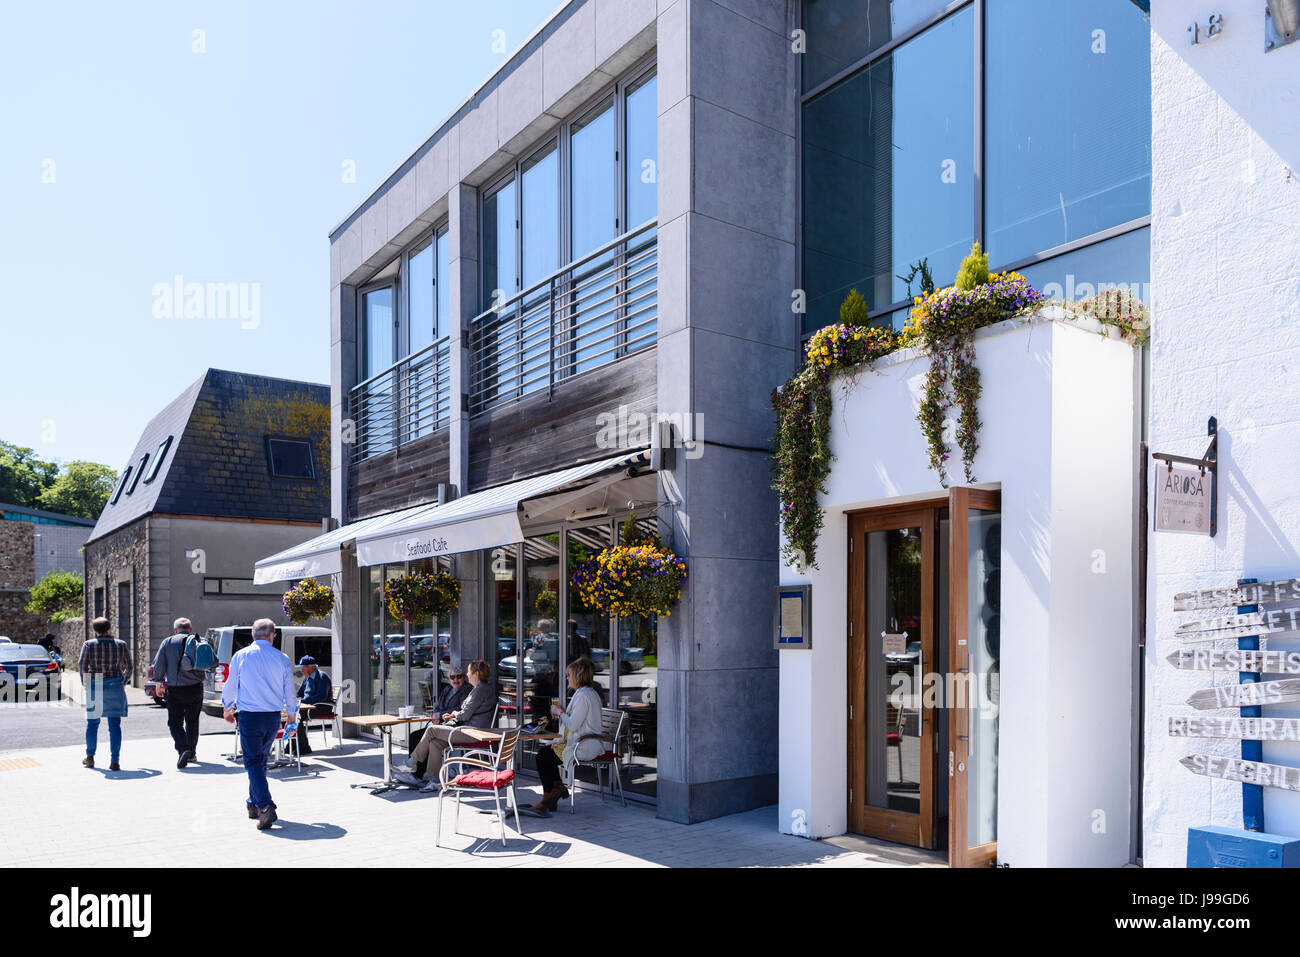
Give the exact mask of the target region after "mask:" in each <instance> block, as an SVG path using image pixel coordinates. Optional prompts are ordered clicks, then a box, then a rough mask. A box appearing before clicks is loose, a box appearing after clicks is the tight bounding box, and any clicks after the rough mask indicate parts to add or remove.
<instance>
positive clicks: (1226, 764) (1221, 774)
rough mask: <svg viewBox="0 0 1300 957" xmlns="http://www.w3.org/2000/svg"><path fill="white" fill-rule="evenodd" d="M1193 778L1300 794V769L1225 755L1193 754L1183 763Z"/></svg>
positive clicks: (1183, 760) (1181, 762) (1184, 759)
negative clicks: (1194, 776)
mask: <svg viewBox="0 0 1300 957" xmlns="http://www.w3.org/2000/svg"><path fill="white" fill-rule="evenodd" d="M1179 763H1180V764H1182V766H1183V767H1185V768H1187V770H1189V771H1191V772H1192V773H1193V774H1203V775H1205V776H1206V777H1209V778H1219V779H1220V780H1223V781H1240V782H1241V783H1242V784H1260V785H1264V786H1266V787H1271V788H1285V789H1286V790H1288V791H1300V768H1284V767H1282V766H1281V765H1279V764H1264V763H1263V762H1261V761H1242V760H1241V759H1239V758H1230V757H1227V756H1225V755H1222V754H1189V755H1188V756H1187V757H1185V758H1183V759H1182V761H1180V762H1179Z"/></svg>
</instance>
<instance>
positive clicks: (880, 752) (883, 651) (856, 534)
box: [848, 507, 946, 848]
mask: <svg viewBox="0 0 1300 957" xmlns="http://www.w3.org/2000/svg"><path fill="white" fill-rule="evenodd" d="M938 515H939V512H938V510H936V509H935V508H933V507H926V508H916V507H912V508H901V509H876V510H872V511H870V512H865V513H858V514H853V515H850V516H849V549H850V551H849V623H848V624H849V638H848V642H849V647H848V679H849V728H848V740H849V760H848V765H849V806H848V818H849V829H850V830H852V831H854V832H856V833H859V834H867V835H870V836H872V837H879V838H883V839H885V840H889V841H897V842H899V843H902V844H912V845H915V846H918V847H927V848H929V847H934V846H935V840H936V837H943V836H946V835H937V834H936V828H935V806H934V805H935V800H934V798H935V787H934V785H935V775H934V770H935V732H936V727H935V720H934V713H933V711H932V710H931V709H930V708H929V707H928V706H927V702H926V697H925V696H924V695H923V693H922V691H923V689H922V686H921V680H922V676H923V675H924V674H925V673H926V670H927V668H928V667H930V663H931V662H932V661H933V660H934V648H935V630H936V629H935V623H936V615H935V578H936V576H935V574H934V572H935V568H936V547H937V529H938ZM882 632H883V633H884V636H885V637H882ZM903 636H905V637H903Z"/></svg>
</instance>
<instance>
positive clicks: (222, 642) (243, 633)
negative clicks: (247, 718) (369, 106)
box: [203, 625, 338, 718]
mask: <svg viewBox="0 0 1300 957" xmlns="http://www.w3.org/2000/svg"><path fill="white" fill-rule="evenodd" d="M207 639H208V644H210V645H212V651H213V653H214V655H215V656H216V659H217V664H216V666H215V667H214V668H212V670H210V671H209V672H208V674H207V677H205V678H204V679H203V710H204V711H206V712H207V713H208V714H210V715H213V716H214V717H218V718H219V717H221V714H222V708H221V691H222V689H223V688H225V686H226V676H227V675H228V674H229V673H230V659H231V658H233V657H234V655H235V652H237V651H239V650H240V649H241V648H246V647H248V646H249V645H251V644H252V643H253V626H252V625H225V626H223V627H221V628H209V629H208V633H207ZM271 644H273V645H275V647H277V648H279V649H280V650H281V651H283V652H284V653H285V654H286V655H288V656H289V660H290V661H292V662H293V679H294V683H295V684H297V683H299V682H301V681H302V669H301V668H299V667H298V659H299V658H301V657H302V656H303V655H311V656H312V657H313V658H315V659H316V664H317V665H319V666H320V669H321V670H322V671H324V672H325V673H326V674H327V675H329V676H330V681H331V682H332V683H333V684H334V687H335V688H337V687H338V678H337V676H336V675H335V673H334V652H333V638H332V635H331V633H330V630H329V629H328V628H316V627H311V626H307V625H285V626H284V627H283V628H279V627H277V628H276V629H275V636H274V637H273V638H272V639H271Z"/></svg>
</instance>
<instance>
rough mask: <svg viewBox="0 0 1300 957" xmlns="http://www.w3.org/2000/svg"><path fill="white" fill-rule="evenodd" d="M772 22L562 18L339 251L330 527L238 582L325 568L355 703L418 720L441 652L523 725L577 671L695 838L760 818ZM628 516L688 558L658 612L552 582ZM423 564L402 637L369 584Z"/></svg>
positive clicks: (782, 46) (770, 571) (739, 9)
mask: <svg viewBox="0 0 1300 957" xmlns="http://www.w3.org/2000/svg"><path fill="white" fill-rule="evenodd" d="M791 16H792V8H789V7H788V6H787V5H786V4H785V3H783V2H776V3H773V2H758V3H753V2H745V3H739V2H737V3H728V2H713V0H707V2H696V0H677V2H674V3H656V2H655V0H632V2H625V0H617V2H607V0H575V2H571V3H568V4H565V5H564V6H563V7H562V8H561V9H559V10H558V11H557V12H556V13H555V14H554V15H553V16H551V17H550V18H549V19H548V20H547V21H546V22H545V23H544V24H543V25H542V26H541V27H540V28H538V30H537V31H536V32H535V33H534V34H533V35H532V36H531V37H530V38H529V39H528V40H527V41H526V42H525V43H524V44H523V46H522V47H521V48H520V49H519V50H518V51H516V52H515V53H514V54H513V55H512V56H510V57H509V58H508V59H507V61H506V62H505V63H504V64H503V65H502V67H501V68H500V69H499V70H498V71H497V72H496V73H495V74H493V75H492V76H491V77H490V78H489V79H488V81H487V82H486V83H484V84H483V85H482V86H480V87H479V88H478V89H477V90H475V91H474V92H473V93H472V94H471V95H470V96H469V97H468V99H467V100H466V101H465V102H464V104H463V105H462V106H461V107H460V108H458V109H457V110H456V111H455V113H454V114H453V115H452V116H451V117H450V118H448V119H447V120H446V121H445V122H444V123H442V125H441V126H439V127H438V128H437V129H436V130H435V131H434V133H433V135H431V136H430V137H429V139H428V140H427V141H426V142H425V143H424V144H423V145H422V146H421V147H420V148H419V149H418V150H417V151H416V152H415V153H414V154H413V155H411V156H410V157H408V158H407V159H406V160H405V161H403V162H402V164H401V165H400V166H399V167H398V169H397V170H396V171H395V172H394V173H393V174H392V175H391V176H390V177H388V179H386V180H385V181H384V182H383V183H382V184H381V185H380V186H379V188H378V189H377V190H375V192H374V193H373V194H372V195H371V196H369V197H368V198H367V199H366V200H365V201H364V202H363V203H362V204H361V206H359V207H358V208H357V209H356V210H355V211H353V212H352V213H351V214H350V215H349V216H348V217H347V218H346V219H345V220H344V221H343V222H342V223H340V224H339V226H338V227H337V228H336V229H335V230H334V232H333V233H332V234H331V236H330V257H331V264H330V265H331V276H332V284H333V285H332V292H331V302H332V313H333V315H332V320H331V343H332V356H333V380H332V401H333V410H332V421H333V427H334V428H335V430H336V432H335V434H336V436H338V438H339V441H338V442H336V443H335V444H334V446H333V449H334V459H333V468H332V483H333V484H332V501H333V515H334V518H335V519H336V520H337V522H338V525H339V528H338V529H337V530H336V531H335V532H333V533H331V534H329V535H326V536H322V537H320V538H319V539H317V540H315V541H314V542H311V543H309V544H308V545H307V546H304V547H300V548H296V549H290V550H288V551H287V552H284V553H281V554H278V555H274V556H268V558H266V559H264V560H263V561H262V562H260V563H259V568H258V580H259V581H270V580H274V579H277V578H278V579H282V580H283V579H293V578H301V577H304V576H306V575H331V576H333V580H334V583H335V584H336V586H337V590H338V593H339V596H340V599H341V600H340V602H339V606H338V608H337V609H336V612H335V619H334V622H335V627H336V629H337V631H338V634H339V635H340V640H341V646H342V647H341V650H342V655H343V658H342V662H343V673H344V675H345V676H346V677H349V678H352V679H354V680H355V681H356V682H357V683H358V684H357V694H356V700H355V701H354V702H352V703H350V704H349V705H347V707H349V708H352V709H354V710H355V711H357V712H361V713H371V712H375V711H387V712H390V713H391V712H395V711H396V710H397V709H398V708H399V707H401V706H403V705H407V704H414V705H416V706H418V705H419V704H420V703H421V700H422V699H421V691H420V684H421V683H422V682H424V683H425V687H429V686H430V683H431V682H432V681H434V680H436V679H435V678H434V677H433V673H434V672H435V671H436V667H435V665H434V663H433V662H434V660H436V659H446V660H453V659H454V660H455V661H457V662H465V661H468V660H470V659H471V658H476V657H482V658H485V659H486V660H488V661H489V663H490V664H492V666H493V672H494V674H493V680H494V681H495V682H497V689H498V693H499V695H500V697H501V701H502V718H503V720H505V721H514V720H518V719H519V717H521V716H522V717H524V718H527V717H528V716H529V715H530V714H532V713H533V709H534V708H535V707H538V699H539V698H545V697H554V698H563V697H564V695H565V693H566V689H565V688H564V681H563V669H564V664H563V663H564V662H565V661H567V660H569V659H571V658H572V657H574V655H575V654H576V653H579V652H582V653H589V654H590V655H591V656H592V658H593V660H594V661H595V662H596V665H597V667H598V669H599V674H598V675H597V684H598V686H599V688H600V690H601V693H602V695H603V696H604V698H605V700H606V702H607V703H608V704H611V705H616V706H618V707H620V708H622V709H623V710H625V711H627V713H628V715H629V732H630V733H629V738H628V745H627V757H628V763H629V767H628V768H627V769H626V770H625V774H626V775H627V782H626V783H627V788H628V792H629V796H631V797H639V798H640V799H643V800H650V801H654V802H655V803H656V805H657V809H658V813H659V815H660V816H662V817H666V818H669V819H672V820H678V821H686V822H690V821H698V820H702V819H706V818H710V817H715V816H717V815H721V814H725V813H729V812H733V811H738V810H743V809H746V808H751V807H756V806H760V805H764V804H770V803H772V802H773V801H775V799H776V794H777V788H776V772H777V737H776V723H777V696H778V690H777V667H776V666H777V657H776V652H775V650H774V649H773V648H772V646H771V642H770V641H769V640H768V639H767V634H768V629H769V623H770V615H769V610H768V603H769V600H770V595H771V589H772V587H773V586H775V584H776V582H777V544H778V542H777V529H776V524H775V521H774V516H775V514H776V503H775V497H774V495H773V493H772V491H771V489H770V483H771V477H770V462H769V458H768V451H769V446H770V441H769V440H770V435H771V432H772V419H771V412H770V406H769V402H770V394H771V392H772V389H773V388H774V387H775V386H777V385H778V384H779V383H780V382H782V381H783V380H784V379H785V378H786V377H787V376H788V375H789V373H790V372H791V371H792V370H793V369H794V367H795V366H796V363H797V357H798V349H799V331H800V328H799V317H798V316H797V315H796V314H795V313H794V312H793V311H792V309H791V303H792V296H793V292H794V290H795V288H796V285H797V283H796V260H797V231H796V204H795V203H794V202H793V198H794V196H795V195H796V192H797V183H798V180H797V167H798V162H797V148H796V131H797V117H798V107H797V100H798V96H797V88H796V83H797V76H798V59H797V57H796V56H795V55H794V54H793V53H792V50H791V41H790V31H791V29H792V21H791ZM674 446H675V447H674ZM629 511H634V512H635V514H636V516H637V518H638V520H639V521H641V522H643V523H645V524H646V525H647V526H653V527H657V529H658V530H659V531H660V532H661V534H662V535H663V538H664V540H665V541H666V542H668V543H670V544H671V545H672V547H673V548H674V550H675V551H676V552H677V554H678V555H680V556H682V557H683V558H684V559H685V560H686V562H687V564H688V568H689V579H688V583H687V585H686V588H685V592H684V594H683V597H682V599H681V601H680V603H679V605H678V607H677V608H676V610H675V611H674V612H673V614H672V615H671V616H669V617H665V618H661V619H659V620H657V621H653V620H641V619H637V620H626V619H621V620H616V621H613V622H611V621H610V620H608V619H605V618H601V617H598V616H597V615H595V614H594V613H593V612H591V611H589V610H585V608H584V606H583V605H582V604H581V602H580V601H579V600H578V599H577V597H576V596H575V594H573V593H572V590H571V589H570V587H569V584H568V583H569V579H570V574H571V572H572V570H573V569H574V567H575V564H576V563H577V562H579V561H581V560H582V559H584V558H585V557H587V556H589V555H591V554H592V553H593V552H594V551H595V550H597V549H599V548H601V547H602V546H604V545H607V544H610V543H611V542H612V541H613V537H614V535H615V534H616V528H617V524H618V523H619V522H620V520H622V519H623V518H624V517H625V516H626V514H627V513H628V512H629ZM433 562H441V563H446V564H449V565H450V567H451V568H452V569H454V571H455V574H456V576H457V577H458V578H459V580H460V582H461V586H462V589H463V594H462V600H461V603H460V607H459V609H458V610H457V611H456V612H455V613H453V614H452V615H451V616H450V619H449V620H445V621H443V622H436V623H435V622H425V623H418V622H417V623H416V624H415V625H414V626H413V627H412V628H411V629H410V630H411V632H412V636H411V638H410V641H409V647H407V638H406V629H405V627H404V624H403V623H402V622H396V621H394V620H392V619H391V617H389V616H388V613H387V611H386V609H385V604H384V601H383V599H382V591H383V583H384V581H385V580H386V579H388V578H390V577H392V576H394V575H398V574H402V573H404V572H405V571H406V570H408V569H411V568H417V567H421V566H424V567H427V566H429V565H431V563H433ZM435 648H436V649H437V651H432V650H433V649H435ZM431 651H432V653H431Z"/></svg>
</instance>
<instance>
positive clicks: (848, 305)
mask: <svg viewBox="0 0 1300 957" xmlns="http://www.w3.org/2000/svg"><path fill="white" fill-rule="evenodd" d="M869 311H870V310H869V309H867V300H865V299H863V298H862V293H860V292H858V291H857V290H856V289H850V290H849V294H848V295H847V296H845V297H844V301H843V302H842V303H840V322H842V323H844V324H845V325H846V326H864V327H865V326H866V325H867V324H868V323H869V322H870V321H871V320H869V319H868V318H867V313H868V312H869Z"/></svg>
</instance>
